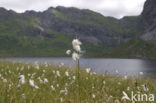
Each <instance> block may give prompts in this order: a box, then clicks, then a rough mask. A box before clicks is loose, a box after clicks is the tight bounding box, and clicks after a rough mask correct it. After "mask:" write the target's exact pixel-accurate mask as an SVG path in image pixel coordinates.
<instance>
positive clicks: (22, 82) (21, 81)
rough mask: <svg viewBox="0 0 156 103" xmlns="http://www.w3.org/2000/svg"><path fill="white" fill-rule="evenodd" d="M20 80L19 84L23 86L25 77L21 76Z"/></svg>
mask: <svg viewBox="0 0 156 103" xmlns="http://www.w3.org/2000/svg"><path fill="white" fill-rule="evenodd" d="M19 78H20V80H19V82H20V83H21V84H25V77H24V75H20V76H19Z"/></svg>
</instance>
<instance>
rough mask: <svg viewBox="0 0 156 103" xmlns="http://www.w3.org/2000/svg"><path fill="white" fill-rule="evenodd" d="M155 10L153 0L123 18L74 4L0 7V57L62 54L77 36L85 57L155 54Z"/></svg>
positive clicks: (144, 55)
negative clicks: (34, 8) (38, 8)
mask: <svg viewBox="0 0 156 103" xmlns="http://www.w3.org/2000/svg"><path fill="white" fill-rule="evenodd" d="M155 11H156V2H155V0H147V1H146V3H145V5H144V10H143V12H142V14H141V15H140V16H127V17H124V18H122V19H115V18H112V17H105V16H103V15H101V14H100V13H96V12H94V11H91V10H88V9H78V8H74V7H70V8H66V7H62V6H58V7H56V8H53V7H50V8H48V9H47V10H45V11H43V12H36V11H26V12H24V13H16V12H14V11H12V10H6V9H4V8H0V56H64V55H65V54H64V53H65V51H66V49H68V48H71V41H72V39H73V38H74V37H75V36H76V35H78V37H79V38H80V39H81V41H82V42H83V44H84V47H83V48H85V50H86V52H87V54H85V55H87V56H93V57H134V58H136V57H141V58H142V57H145V58H146V57H150V58H151V57H156V54H152V55H151V52H152V53H153V50H155V49H153V47H154V46H155V45H154V44H155V42H154V41H153V40H155V39H156V38H155V35H156V34H155V32H156V20H155V19H156V18H155V16H156V12H155ZM149 41H150V42H149ZM151 48H152V49H151ZM147 49H148V50H147ZM149 49H151V50H149ZM132 50H134V51H132Z"/></svg>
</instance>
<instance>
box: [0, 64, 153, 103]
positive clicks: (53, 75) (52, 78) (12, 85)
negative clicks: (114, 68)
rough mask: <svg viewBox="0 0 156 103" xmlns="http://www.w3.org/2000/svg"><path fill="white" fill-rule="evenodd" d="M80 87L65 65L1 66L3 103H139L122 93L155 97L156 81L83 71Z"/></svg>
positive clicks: (72, 71) (0, 85)
mask: <svg viewBox="0 0 156 103" xmlns="http://www.w3.org/2000/svg"><path fill="white" fill-rule="evenodd" d="M77 83H78V79H77V75H76V69H75V68H70V67H65V66H64V65H63V64H60V65H58V66H54V65H49V64H47V63H45V64H42V65H40V64H38V63H37V62H36V63H34V64H22V63H13V62H0V103H137V102H130V101H128V100H123V99H122V96H123V94H122V92H123V91H124V92H126V93H130V91H134V92H140V93H146V94H150V93H152V94H156V80H155V79H150V78H149V79H148V78H143V77H142V76H140V77H138V78H135V77H128V76H124V77H120V76H119V75H118V73H116V75H114V76H110V75H109V74H107V73H105V74H103V75H99V74H96V73H94V72H92V71H90V69H89V68H87V69H80V77H79V86H78V85H77ZM145 87H146V88H145ZM128 95H130V94H128ZM155 101H156V99H155ZM138 103H151V102H138ZM153 103H154V102H153Z"/></svg>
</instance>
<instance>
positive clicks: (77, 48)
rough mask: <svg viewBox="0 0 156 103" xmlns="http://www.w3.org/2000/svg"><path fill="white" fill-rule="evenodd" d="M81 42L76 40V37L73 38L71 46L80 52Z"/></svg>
mask: <svg viewBox="0 0 156 103" xmlns="http://www.w3.org/2000/svg"><path fill="white" fill-rule="evenodd" d="M81 44H82V43H81V42H80V41H79V40H78V39H74V40H73V41H72V45H73V48H74V49H75V50H76V51H77V52H81V47H80V45H81Z"/></svg>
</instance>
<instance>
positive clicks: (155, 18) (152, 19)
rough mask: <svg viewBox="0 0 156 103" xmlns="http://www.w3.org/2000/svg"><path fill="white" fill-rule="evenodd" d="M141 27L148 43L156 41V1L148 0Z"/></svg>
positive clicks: (142, 15)
mask: <svg viewBox="0 0 156 103" xmlns="http://www.w3.org/2000/svg"><path fill="white" fill-rule="evenodd" d="M141 23H142V24H141V25H140V26H142V29H143V33H144V35H143V36H142V38H143V39H144V40H146V41H149V40H156V0H147V1H146V2H145V4H144V10H143V12H142V14H141Z"/></svg>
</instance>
